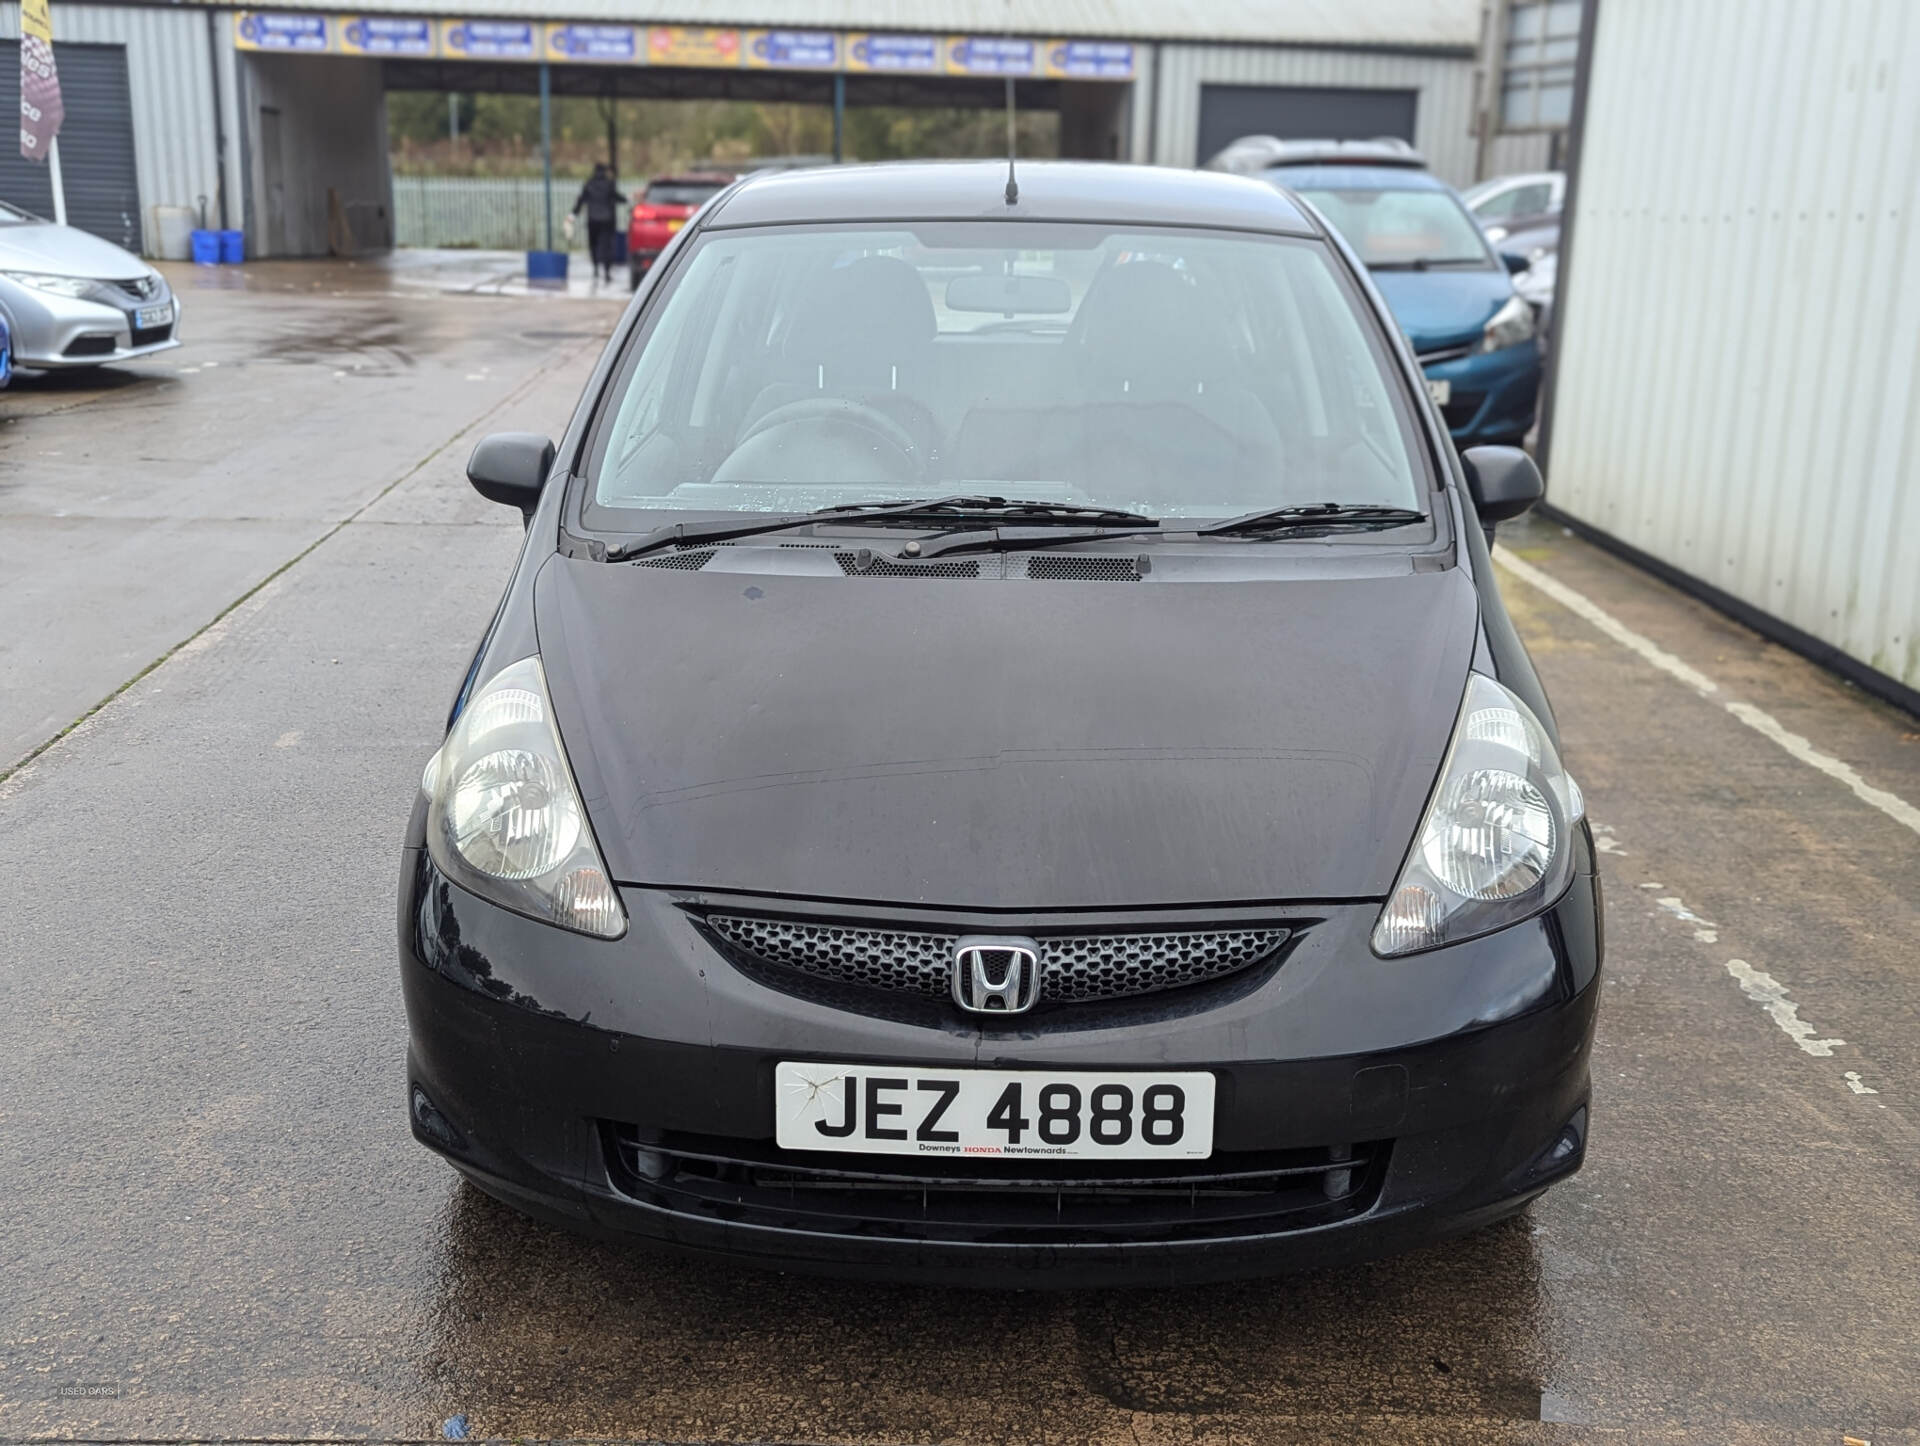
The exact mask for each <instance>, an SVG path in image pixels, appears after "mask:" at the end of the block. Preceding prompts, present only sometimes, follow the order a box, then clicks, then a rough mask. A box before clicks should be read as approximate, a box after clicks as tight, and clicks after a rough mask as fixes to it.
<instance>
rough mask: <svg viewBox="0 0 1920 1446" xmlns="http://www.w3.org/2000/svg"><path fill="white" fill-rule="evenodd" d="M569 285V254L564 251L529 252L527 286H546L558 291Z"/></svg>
mask: <svg viewBox="0 0 1920 1446" xmlns="http://www.w3.org/2000/svg"><path fill="white" fill-rule="evenodd" d="M566 284H567V253H566V252H564V251H529V252H528V253H527V285H529V286H546V287H552V288H554V289H556V290H558V289H563V288H565V286H566Z"/></svg>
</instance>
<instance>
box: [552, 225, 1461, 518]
mask: <svg viewBox="0 0 1920 1446" xmlns="http://www.w3.org/2000/svg"><path fill="white" fill-rule="evenodd" d="M1334 268H1335V263H1334V259H1333V257H1332V256H1331V253H1330V252H1329V251H1328V250H1327V249H1326V247H1325V246H1324V245H1323V244H1321V243H1319V242H1313V241H1306V240H1289V239H1284V238H1277V237H1255V236H1244V235H1241V236H1223V235H1218V234H1209V233H1201V232H1192V231H1173V230H1164V231H1143V230H1132V231H1122V230H1112V229H1105V228H1101V227H1095V226H1069V225H1044V224H1036V223H1012V222H989V221H982V222H963V223H948V224H944V225H939V226H921V227H915V228H912V229H896V228H875V229H858V230H853V229H837V228H812V227H807V228H787V227H778V228H772V227H770V228H765V229H756V230H750V231H741V232H733V233H728V232H724V231H722V232H714V233H710V234H709V235H707V236H705V237H703V238H701V240H700V241H699V243H698V245H697V247H696V249H695V250H694V251H693V252H692V253H691V254H690V255H689V256H688V257H686V258H685V259H684V261H683V263H682V264H681V265H680V266H679V267H677V268H676V270H675V272H674V274H673V275H672V276H671V277H670V278H669V279H668V290H667V292H666V294H665V296H664V297H663V298H660V299H657V300H656V301H655V303H654V305H653V307H652V308H651V311H650V314H649V317H648V319H647V321H646V322H645V323H643V330H642V333H641V335H640V336H639V338H638V339H637V344H636V345H635V346H633V347H632V348H631V349H630V353H629V355H628V357H627V359H626V360H625V362H624V364H623V366H622V369H621V371H620V373H619V374H618V377H617V380H616V381H615V383H614V386H613V390H612V399H613V400H612V406H611V409H610V411H609V412H605V413H603V417H602V421H601V422H600V424H599V425H598V428H597V431H596V439H595V444H594V451H593V458H592V461H591V463H590V468H589V470H590V474H591V481H592V491H591V493H590V494H589V500H590V504H591V505H590V510H589V520H590V521H591V522H593V523H594V524H595V525H599V526H606V527H609V528H616V529H621V530H630V529H632V528H634V527H635V526H637V525H639V524H637V523H636V522H635V521H634V520H633V519H632V518H631V517H628V518H625V519H622V518H621V517H620V516H618V515H617V514H610V513H599V512H598V509H622V510H627V509H631V510H686V511H741V512H753V511H779V512H788V511H808V510H811V509H813V508H818V507H826V506H836V505H842V504H849V503H860V502H874V501H881V500H888V499H898V498H901V497H920V496H929V495H936V494H950V493H957V492H965V493H987V494H994V495H1000V496H1007V497H1019V498H1023V499H1032V500H1040V501H1058V502H1069V503H1075V504H1082V505H1093V506H1101V507H1118V508H1125V509H1127V510H1129V511H1134V512H1142V513H1145V514H1147V515H1149V516H1154V517H1209V516H1230V515H1235V514H1238V513H1241V512H1246V511H1252V510H1257V509H1263V508H1268V507H1280V506H1287V505H1291V504H1296V503H1298V504H1306V503H1316V502H1341V503H1355V504H1365V503H1374V504H1381V505H1386V506H1394V507H1409V508H1419V507H1421V505H1422V503H1421V499H1422V495H1423V490H1424V489H1423V488H1422V487H1421V486H1420V485H1419V483H1418V482H1417V480H1416V478H1417V476H1423V475H1424V473H1420V474H1417V473H1416V471H1415V467H1414V465H1413V463H1412V461H1411V458H1412V457H1413V456H1414V455H1415V452H1414V434H1413V432H1412V430H1411V424H1410V420H1409V416H1408V414H1407V412H1406V409H1405V407H1404V404H1403V402H1402V401H1401V399H1400V394H1399V392H1398V390H1397V389H1396V387H1395V386H1394V385H1393V384H1392V381H1391V378H1390V376H1389V373H1388V371H1387V356H1386V353H1385V351H1384V349H1383V347H1382V344H1381V341H1380V338H1379V336H1378V335H1377V333H1376V331H1375V330H1374V328H1372V327H1370V326H1369V325H1367V324H1366V322H1365V320H1364V317H1363V314H1362V312H1361V311H1360V309H1359V308H1360V305H1361V302H1360V300H1359V298H1358V296H1357V295H1356V293H1354V292H1353V291H1352V290H1351V289H1350V287H1349V286H1348V285H1347V284H1346V283H1344V282H1343V281H1342V280H1341V279H1340V277H1339V276H1338V274H1337V273H1336V271H1335V269H1334ZM596 514H597V515H596Z"/></svg>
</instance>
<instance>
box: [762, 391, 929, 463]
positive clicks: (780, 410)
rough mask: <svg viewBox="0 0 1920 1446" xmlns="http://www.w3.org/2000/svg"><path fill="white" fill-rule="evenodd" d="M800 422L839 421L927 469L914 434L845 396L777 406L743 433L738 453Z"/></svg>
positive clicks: (811, 399) (808, 398)
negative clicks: (778, 428)
mask: <svg viewBox="0 0 1920 1446" xmlns="http://www.w3.org/2000/svg"><path fill="white" fill-rule="evenodd" d="M800 422H838V423H842V424H844V425H846V426H849V427H853V428H856V429H858V430H860V431H864V432H869V433H871V434H873V435H874V436H876V437H878V438H879V439H880V440H881V441H883V442H885V443H886V444H887V445H888V446H889V447H892V448H893V449H894V450H896V451H898V452H902V453H904V454H905V455H906V458H907V460H908V461H909V462H910V463H911V464H912V465H913V466H914V467H915V469H916V470H918V469H922V468H924V467H925V466H926V458H925V457H923V456H921V455H920V448H919V447H918V446H917V445H915V443H914V440H913V434H912V433H911V432H909V431H908V430H907V429H906V428H905V427H903V426H901V425H900V424H899V423H898V422H896V421H894V419H893V418H892V417H889V416H888V415H887V414H886V413H885V412H883V411H881V410H879V409H878V408H877V407H870V406H867V405H866V404H865V403H864V402H856V401H853V400H851V399H849V398H845V397H803V398H801V399H800V400H799V401H797V402H788V403H787V404H786V405H785V406H783V407H775V408H774V409H773V410H772V411H771V412H768V413H767V414H766V415H765V416H764V417H761V418H760V419H759V420H758V421H757V422H755V423H754V424H753V425H752V426H750V427H748V428H747V430H746V431H744V432H742V433H741V434H740V438H739V440H738V441H736V442H735V443H734V444H733V447H734V450H735V451H736V452H737V451H739V450H740V448H742V447H744V446H745V445H746V444H747V443H748V442H750V441H752V440H753V439H754V438H755V437H758V436H760V435H761V434H763V433H765V432H771V431H772V430H773V429H774V428H775V427H787V426H792V425H794V424H796V423H800Z"/></svg>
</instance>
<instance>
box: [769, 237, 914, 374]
mask: <svg viewBox="0 0 1920 1446" xmlns="http://www.w3.org/2000/svg"><path fill="white" fill-rule="evenodd" d="M935 329H936V322H935V320H934V314H933V299H932V298H931V297H930V296H928V294H927V286H926V283H925V282H924V281H922V280H921V279H920V273H919V272H917V271H915V270H914V269H913V267H911V266H909V265H908V264H907V263H906V262H904V261H902V260H901V259H900V258H899V257H897V256H862V257H861V258H860V259H859V260H858V261H855V262H853V263H852V264H851V265H847V266H836V267H834V268H833V269H832V270H830V271H828V272H827V273H826V274H825V275H824V276H822V277H821V278H820V280H819V281H818V282H817V283H816V284H815V285H814V286H813V288H812V294H811V295H809V296H808V297H807V299H806V300H805V301H803V302H802V303H801V304H800V310H799V312H798V314H797V315H795V317H794V319H793V326H792V327H791V328H790V329H789V330H788V332H787V343H786V350H787V355H788V356H789V357H790V358H792V359H793V360H795V361H803V362H824V363H826V364H827V365H828V366H829V367H831V366H832V365H833V364H834V363H835V362H836V361H838V362H840V363H841V364H843V365H845V364H853V365H858V366H864V367H874V366H882V365H886V364H889V363H893V362H898V361H901V360H902V359H904V358H905V357H907V356H909V355H913V354H917V353H918V351H919V349H920V348H921V347H923V346H925V345H926V344H927V343H928V342H930V341H931V340H933V334H934V331H935Z"/></svg>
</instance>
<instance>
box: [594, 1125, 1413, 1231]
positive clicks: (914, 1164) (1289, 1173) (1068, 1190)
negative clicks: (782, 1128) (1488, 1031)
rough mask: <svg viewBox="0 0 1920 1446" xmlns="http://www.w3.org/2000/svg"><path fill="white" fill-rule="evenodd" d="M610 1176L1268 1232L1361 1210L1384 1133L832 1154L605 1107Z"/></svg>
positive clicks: (840, 1214)
mask: <svg viewBox="0 0 1920 1446" xmlns="http://www.w3.org/2000/svg"><path fill="white" fill-rule="evenodd" d="M601 1138H602V1141H603V1144H604V1148H605V1152H606V1161H607V1172H608V1175H609V1176H610V1178H611V1179H612V1181H613V1184H614V1186H615V1188H616V1189H618V1190H619V1191H620V1192H621V1193H622V1194H625V1195H627V1196H629V1197H631V1198H633V1199H638V1200H643V1201H645V1202H647V1203H648V1204H651V1205H657V1206H661V1207H664V1208H666V1209H669V1210H675V1211H678V1212H680V1213H683V1214H687V1215H700V1216H704V1217H707V1218H709V1219H715V1220H727V1221H737V1222H741V1223H745V1224H754V1225H766V1226H773V1227H776V1228H779V1229H783V1230H805V1231H816V1232H819V1233H822V1234H835V1235H859V1236H864V1237H868V1238H881V1239H897V1240H944V1241H954V1242H965V1243H970V1244H1011V1245H1043V1244H1073V1243H1080V1242H1102V1241H1114V1240H1130V1241H1177V1240H1204V1239H1209V1238H1219V1237H1223V1236H1235V1235H1270V1234H1277V1233H1281V1232H1285V1231H1292V1230H1304V1229H1307V1228H1309V1227H1312V1226H1319V1225H1329V1224H1333V1223H1335V1222H1337V1221H1340V1220H1345V1219H1348V1218H1350V1217H1352V1216H1355V1215H1359V1214H1361V1213H1363V1212H1364V1211H1366V1210H1367V1209H1368V1208H1370V1207H1371V1206H1372V1204H1373V1202H1374V1201H1375V1200H1376V1199H1377V1198H1378V1196H1379V1193H1380V1183H1381V1180H1382V1179H1383V1178H1384V1177H1385V1174H1386V1164H1387V1155H1388V1153H1389V1147H1388V1145H1387V1144H1386V1143H1385V1142H1369V1143H1364V1144H1355V1145H1332V1146H1318V1147H1314V1148H1310V1149H1298V1150H1262V1151H1234V1152H1225V1153H1220V1154H1216V1155H1214V1156H1213V1158H1211V1159H1208V1160H1180V1161H1169V1162H1167V1163H1166V1164H1164V1165H1163V1164H1161V1163H1159V1162H1157V1161H1152V1160H1111V1161H1109V1160H1057V1161H1048V1160H994V1159H982V1158H977V1157H976V1158H970V1159H968V1160H967V1161H966V1164H965V1166H964V1167H961V1166H960V1164H959V1162H957V1161H956V1160H955V1159H953V1158H952V1157H950V1156H940V1157H927V1158H918V1157H914V1156H906V1155H902V1156H874V1155H833V1154H826V1153H821V1154H815V1153H813V1152H811V1151H808V1152H798V1151H786V1150H781V1149H779V1148H778V1147H776V1146H774V1145H771V1144H769V1143H766V1142H764V1141H755V1140H736V1139H720V1138H712V1137H708V1136H699V1135H682V1134H675V1133H669V1134H663V1135H661V1136H660V1137H659V1138H658V1139H657V1140H656V1139H653V1138H651V1137H643V1135H642V1132H641V1131H640V1130H639V1129H637V1128H636V1127H634V1126H632V1125H628V1124H620V1123H616V1122H613V1121H603V1122H602V1124H601Z"/></svg>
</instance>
